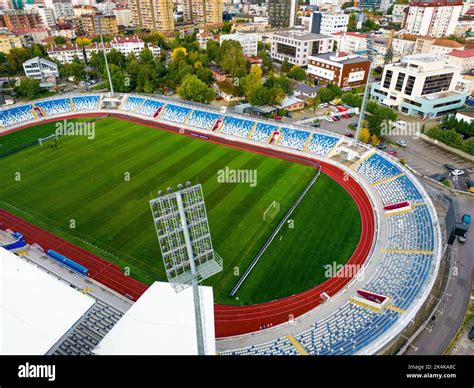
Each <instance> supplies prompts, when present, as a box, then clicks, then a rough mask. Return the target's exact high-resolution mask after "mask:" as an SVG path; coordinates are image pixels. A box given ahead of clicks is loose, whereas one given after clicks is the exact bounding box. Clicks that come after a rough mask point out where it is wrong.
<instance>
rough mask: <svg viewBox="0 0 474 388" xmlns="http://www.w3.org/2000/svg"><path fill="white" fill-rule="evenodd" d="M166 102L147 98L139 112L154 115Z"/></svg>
mask: <svg viewBox="0 0 474 388" xmlns="http://www.w3.org/2000/svg"><path fill="white" fill-rule="evenodd" d="M163 105H164V103H162V102H160V101H156V100H146V101H145V103H144V104H142V105H141V106H140V108H139V109H138V110H137V113H141V114H143V115H145V116H153V115H154V114H155V112H156V111H157V110H158V108H160V107H162V106H163Z"/></svg>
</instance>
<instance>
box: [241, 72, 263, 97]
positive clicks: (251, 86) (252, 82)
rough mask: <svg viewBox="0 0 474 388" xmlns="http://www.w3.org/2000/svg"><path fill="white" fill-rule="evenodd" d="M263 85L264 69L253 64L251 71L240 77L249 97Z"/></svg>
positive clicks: (243, 88) (244, 90)
mask: <svg viewBox="0 0 474 388" xmlns="http://www.w3.org/2000/svg"><path fill="white" fill-rule="evenodd" d="M261 86H262V70H261V69H260V68H259V67H258V66H256V65H252V67H251V68H250V73H249V74H248V75H246V76H245V77H242V78H241V79H240V87H241V88H242V91H243V93H244V95H245V97H246V98H247V99H250V97H251V96H252V94H253V93H254V91H255V90H256V89H258V88H260V87H261Z"/></svg>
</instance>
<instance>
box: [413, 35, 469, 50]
mask: <svg viewBox="0 0 474 388" xmlns="http://www.w3.org/2000/svg"><path fill="white" fill-rule="evenodd" d="M463 49H464V45H463V44H461V43H459V42H456V41H454V40H451V39H442V38H441V39H435V38H431V37H426V36H422V37H418V38H417V39H416V41H415V47H414V50H413V54H428V53H433V54H442V55H446V54H449V53H450V52H451V51H452V50H463Z"/></svg>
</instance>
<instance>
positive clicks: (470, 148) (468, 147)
mask: <svg viewBox="0 0 474 388" xmlns="http://www.w3.org/2000/svg"><path fill="white" fill-rule="evenodd" d="M463 148H464V151H466V152H467V153H468V154H470V155H474V137H471V138H469V139H467V140H465V141H464V144H463Z"/></svg>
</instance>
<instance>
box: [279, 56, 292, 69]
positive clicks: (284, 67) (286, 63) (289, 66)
mask: <svg viewBox="0 0 474 388" xmlns="http://www.w3.org/2000/svg"><path fill="white" fill-rule="evenodd" d="M290 70H291V63H290V62H288V59H286V58H285V60H284V61H283V63H282V64H281V71H282V73H288V72H289V71H290Z"/></svg>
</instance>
